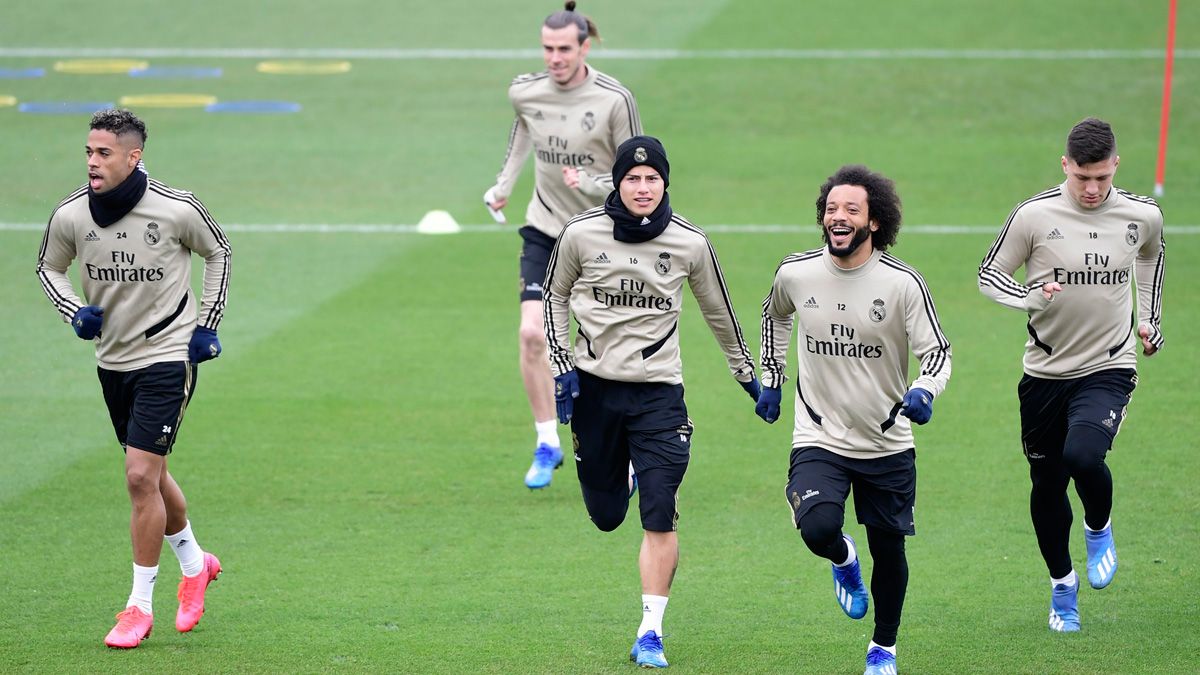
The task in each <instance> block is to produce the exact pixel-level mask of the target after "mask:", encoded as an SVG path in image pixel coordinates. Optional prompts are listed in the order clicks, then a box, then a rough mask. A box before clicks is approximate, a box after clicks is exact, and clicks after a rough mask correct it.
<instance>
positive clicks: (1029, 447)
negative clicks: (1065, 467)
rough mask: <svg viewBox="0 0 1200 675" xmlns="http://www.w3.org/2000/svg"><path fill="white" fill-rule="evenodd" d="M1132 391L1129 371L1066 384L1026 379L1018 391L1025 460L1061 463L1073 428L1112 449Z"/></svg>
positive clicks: (1107, 372) (1131, 371)
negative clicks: (1084, 428)
mask: <svg viewBox="0 0 1200 675" xmlns="http://www.w3.org/2000/svg"><path fill="white" fill-rule="evenodd" d="M1136 387H1137V371H1135V370H1134V369H1132V368H1115V369H1112V370H1101V371H1099V372H1095V373H1092V374H1091V375H1084V376H1083V377H1076V378H1073V379H1070V380H1047V379H1043V378H1040V377H1033V376H1031V375H1025V376H1024V377H1022V378H1021V383H1020V384H1019V385H1017V396H1018V398H1019V399H1020V401H1021V447H1022V449H1023V451H1024V453H1025V458H1026V459H1028V460H1030V461H1035V460H1039V459H1043V458H1046V457H1049V458H1053V459H1057V460H1059V461H1061V460H1062V452H1063V444H1064V443H1065V442H1066V440H1067V430H1068V429H1069V428H1071V427H1073V426H1075V425H1077V424H1086V425H1088V426H1090V427H1092V428H1095V429H1098V430H1100V431H1101V432H1102V433H1104V434H1105V435H1107V436H1108V442H1109V445H1110V446H1111V445H1112V441H1113V439H1114V438H1116V437H1117V432H1118V431H1120V430H1121V422H1122V421H1124V420H1125V408H1126V406H1128V405H1129V399H1130V398H1132V396H1133V390H1134V389H1135V388H1136Z"/></svg>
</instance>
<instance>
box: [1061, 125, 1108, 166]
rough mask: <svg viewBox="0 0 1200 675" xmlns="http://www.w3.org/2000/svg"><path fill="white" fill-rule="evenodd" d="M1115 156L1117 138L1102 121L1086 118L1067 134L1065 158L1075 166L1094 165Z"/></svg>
mask: <svg viewBox="0 0 1200 675" xmlns="http://www.w3.org/2000/svg"><path fill="white" fill-rule="evenodd" d="M1115 154H1117V137H1116V136H1114V135H1113V130H1112V127H1111V126H1109V124H1108V122H1105V121H1104V120H1099V119H1096V118H1095V117H1088V118H1087V119H1084V120H1080V122H1079V123H1078V124H1076V125H1075V126H1073V127H1071V133H1069V134H1067V157H1068V158H1069V159H1071V160H1072V161H1074V162H1075V163H1076V164H1078V165H1080V166H1082V165H1084V164H1094V163H1096V162H1103V161H1104V160H1106V159H1108V158H1109V157H1112V156H1113V155H1115Z"/></svg>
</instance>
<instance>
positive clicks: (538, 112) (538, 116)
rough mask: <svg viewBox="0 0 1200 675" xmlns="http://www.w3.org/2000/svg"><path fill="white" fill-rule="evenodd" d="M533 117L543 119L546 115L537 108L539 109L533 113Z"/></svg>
mask: <svg viewBox="0 0 1200 675" xmlns="http://www.w3.org/2000/svg"><path fill="white" fill-rule="evenodd" d="M533 119H535V120H544V119H546V116H545V115H543V114H542V111H541V110H539V111H537V112H535V113H533Z"/></svg>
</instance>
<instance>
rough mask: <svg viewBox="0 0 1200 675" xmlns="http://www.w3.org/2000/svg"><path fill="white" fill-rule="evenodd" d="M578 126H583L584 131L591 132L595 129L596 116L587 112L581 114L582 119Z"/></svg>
mask: <svg viewBox="0 0 1200 675" xmlns="http://www.w3.org/2000/svg"><path fill="white" fill-rule="evenodd" d="M579 124H580V125H582V126H583V130H584V131H591V130H592V129H595V128H596V116H595V115H593V114H592V111H590V110H589V111H587V112H585V113H584V114H583V119H582V120H580V121H579Z"/></svg>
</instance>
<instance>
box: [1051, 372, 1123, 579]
mask: <svg viewBox="0 0 1200 675" xmlns="http://www.w3.org/2000/svg"><path fill="white" fill-rule="evenodd" d="M1136 386H1137V374H1136V373H1135V372H1134V371H1133V370H1132V369H1120V370H1107V371H1101V372H1098V373H1093V374H1092V375H1088V376H1087V377H1084V378H1083V379H1082V381H1081V382H1080V385H1079V388H1078V389H1076V391H1075V395H1074V396H1073V397H1072V399H1071V405H1070V412H1069V414H1068V422H1067V424H1068V430H1067V437H1066V441H1065V443H1064V444H1063V464H1064V466H1065V467H1066V470H1067V472H1068V473H1069V474H1070V475H1071V478H1072V479H1073V480H1074V481H1075V491H1076V492H1077V493H1078V494H1079V500H1080V502H1082V503H1083V520H1084V541H1085V543H1086V545H1087V556H1088V558H1087V572H1088V582H1089V583H1090V584H1091V585H1092V587H1093V588H1104V587H1106V586H1108V585H1109V584H1110V583H1112V580H1113V577H1114V576H1115V575H1116V572H1117V549H1116V545H1115V544H1114V542H1113V535H1112V518H1111V516H1112V495H1113V483H1112V473H1111V472H1110V470H1109V468H1108V464H1107V463H1106V462H1105V459H1106V457H1107V455H1108V451H1109V449H1110V448H1111V447H1112V443H1113V440H1114V439H1115V438H1116V436H1117V433H1118V432H1119V431H1120V428H1121V422H1122V421H1124V419H1125V410H1126V406H1127V405H1128V404H1129V400H1130V397H1131V396H1132V394H1133V390H1134V388H1135V387H1136Z"/></svg>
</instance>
